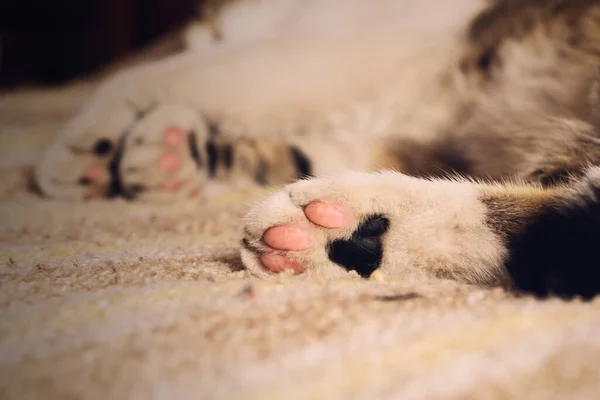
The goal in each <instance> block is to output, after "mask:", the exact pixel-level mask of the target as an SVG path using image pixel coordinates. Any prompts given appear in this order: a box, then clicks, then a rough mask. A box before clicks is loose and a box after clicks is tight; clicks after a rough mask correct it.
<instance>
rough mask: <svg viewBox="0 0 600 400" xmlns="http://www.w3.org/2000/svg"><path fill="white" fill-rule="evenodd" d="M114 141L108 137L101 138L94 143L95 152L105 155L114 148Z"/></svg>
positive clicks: (98, 154)
mask: <svg viewBox="0 0 600 400" xmlns="http://www.w3.org/2000/svg"><path fill="white" fill-rule="evenodd" d="M113 148H114V146H113V141H112V140H110V139H107V138H102V139H99V140H98V141H97V142H96V144H95V145H94V154H96V155H97V156H105V155H107V154H108V153H110V152H111V151H112V150H113Z"/></svg>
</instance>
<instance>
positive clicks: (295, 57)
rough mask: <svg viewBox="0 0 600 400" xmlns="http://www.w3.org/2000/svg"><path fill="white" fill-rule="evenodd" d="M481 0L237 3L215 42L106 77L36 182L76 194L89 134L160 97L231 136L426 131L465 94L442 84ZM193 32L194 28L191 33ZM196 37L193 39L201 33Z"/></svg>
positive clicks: (97, 134)
mask: <svg viewBox="0 0 600 400" xmlns="http://www.w3.org/2000/svg"><path fill="white" fill-rule="evenodd" d="M482 5H483V4H482V2H481V1H476V0H460V1H454V2H446V1H444V0H426V1H420V2H414V1H408V0H395V1H394V0H379V1H377V2H365V1H363V0H318V1H317V0H311V1H308V0H262V1H260V0H256V1H242V2H239V3H235V4H234V5H232V6H230V7H229V8H227V9H226V10H225V12H224V13H223V14H222V15H221V16H220V28H221V29H222V31H223V35H224V40H223V43H222V44H220V45H219V46H217V47H214V48H213V47H211V48H208V47H206V48H201V47H202V46H199V47H194V50H193V51H190V52H187V53H186V54H182V55H180V56H175V57H172V58H169V59H166V60H164V61H159V62H156V63H153V64H148V65H145V66H142V67H138V68H135V69H133V70H130V71H126V72H123V73H121V74H119V75H118V76H116V77H114V78H113V79H111V80H110V81H109V82H107V83H106V84H105V85H104V86H103V87H102V88H101V89H100V90H99V91H98V92H97V93H96V94H95V96H94V97H93V98H92V100H91V101H90V102H89V103H88V104H87V105H86V107H84V109H83V110H82V112H81V113H79V114H78V115H77V116H76V117H75V118H74V119H73V121H71V123H70V124H69V125H68V126H67V127H66V129H65V131H64V132H63V134H62V135H59V138H58V139H57V142H56V144H55V145H54V146H53V148H52V149H50V150H49V151H48V153H47V154H46V155H45V157H44V158H43V159H42V160H41V162H40V163H39V164H38V166H37V178H38V181H39V183H40V186H41V188H42V190H43V191H44V192H45V193H46V194H48V195H50V196H54V197H80V195H81V193H82V190H81V188H77V187H74V186H76V185H77V177H78V176H79V175H80V174H81V171H83V170H84V169H85V168H86V167H87V166H88V165H89V164H90V163H93V162H95V161H94V159H95V157H94V155H93V154H91V149H92V146H93V143H95V141H96V140H97V139H99V138H102V137H107V138H112V139H117V138H118V137H119V136H120V135H122V134H124V132H126V131H127V130H128V129H130V128H131V125H132V124H133V122H134V117H135V114H134V112H133V111H134V109H138V110H139V109H143V108H145V107H148V105H150V104H153V103H157V102H158V103H175V104H181V105H183V106H188V107H193V108H194V109H196V110H197V111H198V112H200V113H201V114H202V115H203V116H205V117H206V118H208V119H210V120H214V121H217V122H218V123H219V124H221V128H222V131H223V132H224V133H225V134H226V135H229V136H231V137H234V136H251V137H260V136H267V137H271V138H281V137H285V138H287V139H288V140H294V139H295V138H297V135H298V132H300V131H301V132H304V133H307V134H308V135H310V136H312V137H313V140H318V138H319V137H323V135H326V136H328V137H333V136H335V137H336V138H337V139H336V140H337V141H340V142H345V144H342V147H344V146H345V147H346V148H348V147H350V146H349V143H352V142H353V141H356V140H358V139H359V138H362V139H363V140H364V139H366V138H368V137H371V138H380V137H386V136H390V135H404V136H410V137H416V138H419V139H422V140H430V139H431V137H432V135H434V134H435V133H436V132H438V131H439V130H440V129H441V128H443V127H444V126H445V125H447V124H448V123H449V120H450V118H451V117H452V115H453V113H454V110H455V108H456V107H457V106H458V104H457V103H459V102H460V101H459V100H457V95H456V92H460V90H461V88H459V87H454V88H453V87H450V88H445V90H444V91H442V92H440V88H439V85H440V80H443V79H444V76H443V75H444V74H445V73H447V70H448V66H449V65H453V64H454V63H455V62H456V57H457V50H456V49H457V46H458V44H457V40H458V37H459V35H460V34H461V33H462V29H463V27H464V25H465V23H466V21H467V19H468V18H469V17H471V16H472V15H473V13H474V12H476V11H477V10H478V9H479V8H480V7H481V6H482ZM204 34H206V32H204V31H203V33H202V32H200V33H199V35H200V36H201V35H204ZM193 36H194V33H193V31H190V32H188V39H189V40H190V41H194V39H193ZM200 36H199V37H198V38H197V39H198V40H197V42H202V41H205V40H204V39H202V38H201V37H200ZM211 46H212V45H211ZM209 47H210V46H209ZM450 81H453V82H455V83H457V82H458V80H450ZM458 97H460V96H458ZM424 105H426V106H424ZM140 123H143V121H142V122H140ZM399 127H401V128H399ZM161 129H163V127H162V126H156V127H154V130H155V131H160V130H161ZM398 129H401V131H400V132H399V131H398ZM72 149H77V151H78V152H79V153H78V154H74V152H73V151H72ZM334 158H335V157H334ZM337 158H338V161H339V163H338V162H329V163H326V165H325V166H324V168H318V170H319V171H320V172H333V171H336V170H339V169H341V168H343V167H349V166H350V167H357V168H361V167H363V166H364V160H360V159H356V160H355V159H354V158H353V157H352V156H350V157H347V156H337ZM348 158H349V159H350V160H348ZM150 168H152V167H150ZM65 188H68V190H65Z"/></svg>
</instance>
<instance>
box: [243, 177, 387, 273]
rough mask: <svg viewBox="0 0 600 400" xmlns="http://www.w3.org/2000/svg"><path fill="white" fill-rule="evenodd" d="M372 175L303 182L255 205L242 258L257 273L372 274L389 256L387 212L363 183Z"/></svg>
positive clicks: (245, 235) (248, 216)
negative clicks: (387, 251)
mask: <svg viewBox="0 0 600 400" xmlns="http://www.w3.org/2000/svg"><path fill="white" fill-rule="evenodd" d="M369 177H371V175H369V174H363V173H347V174H345V175H344V176H342V177H341V178H339V179H336V180H331V179H327V178H318V179H310V180H304V181H299V182H296V183H293V184H291V185H288V186H287V187H286V188H285V189H284V190H282V191H280V192H278V193H277V194H275V195H274V196H272V197H270V198H268V199H267V200H265V201H263V202H261V203H259V204H258V205H256V206H255V207H254V208H253V209H252V210H251V211H250V213H249V214H248V215H247V216H246V220H245V228H244V233H243V235H244V236H243V239H242V250H241V252H242V260H243V262H244V264H245V265H246V267H247V268H248V269H249V271H250V272H251V273H253V274H255V275H259V276H266V275H270V274H272V273H279V272H283V271H285V270H291V271H292V272H293V273H295V274H299V273H308V274H312V275H321V276H327V277H332V276H341V275H343V274H344V271H355V272H356V273H357V274H358V275H360V276H362V277H365V278H366V277H369V276H370V275H371V274H372V273H373V272H374V271H375V270H376V269H378V268H379V267H380V266H381V265H382V263H384V262H385V258H386V254H385V253H386V252H385V249H386V233H387V232H388V230H389V228H390V224H391V220H390V218H389V216H388V215H387V214H386V212H385V210H384V209H383V208H385V207H383V208H381V207H379V206H378V205H377V204H376V203H374V202H373V199H374V197H373V193H372V192H369V191H365V190H364V189H363V187H362V185H363V184H364V183H365V180H367V179H369Z"/></svg>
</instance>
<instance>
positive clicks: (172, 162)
mask: <svg viewBox="0 0 600 400" xmlns="http://www.w3.org/2000/svg"><path fill="white" fill-rule="evenodd" d="M158 166H159V167H160V169H162V170H163V171H165V172H175V171H177V170H178V169H179V168H180V167H181V157H179V154H177V153H167V154H163V155H162V156H161V157H160V158H159V159H158Z"/></svg>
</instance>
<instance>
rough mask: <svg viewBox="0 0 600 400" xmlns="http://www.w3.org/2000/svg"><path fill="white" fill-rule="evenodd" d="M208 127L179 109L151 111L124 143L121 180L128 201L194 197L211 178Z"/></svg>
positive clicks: (119, 171) (118, 173) (118, 174)
mask: <svg viewBox="0 0 600 400" xmlns="http://www.w3.org/2000/svg"><path fill="white" fill-rule="evenodd" d="M208 139H209V132H208V124H207V122H206V121H205V120H204V119H203V118H202V117H201V116H200V115H198V113H197V112H196V111H194V110H192V109H190V108H187V107H185V106H181V105H177V104H167V105H160V106H157V107H155V108H153V109H152V110H150V111H148V112H147V113H146V115H145V116H144V118H143V119H141V120H140V121H139V122H137V123H136V124H135V125H134V126H133V127H132V128H131V130H130V131H129V132H128V134H127V135H126V136H124V138H123V144H122V148H121V154H117V159H116V160H115V164H116V165H117V168H116V171H115V177H114V178H115V180H116V181H117V185H118V186H119V188H120V189H119V190H120V192H121V194H122V195H123V196H124V197H126V198H128V199H136V200H150V201H153V200H162V199H172V198H173V197H182V196H183V197H194V196H196V195H197V194H198V193H199V192H200V189H201V187H202V186H203V185H204V184H205V181H206V179H207V177H208V168H209V163H210V158H212V155H211V154H209V153H210V146H208V145H207V144H208V143H209V142H208Z"/></svg>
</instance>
